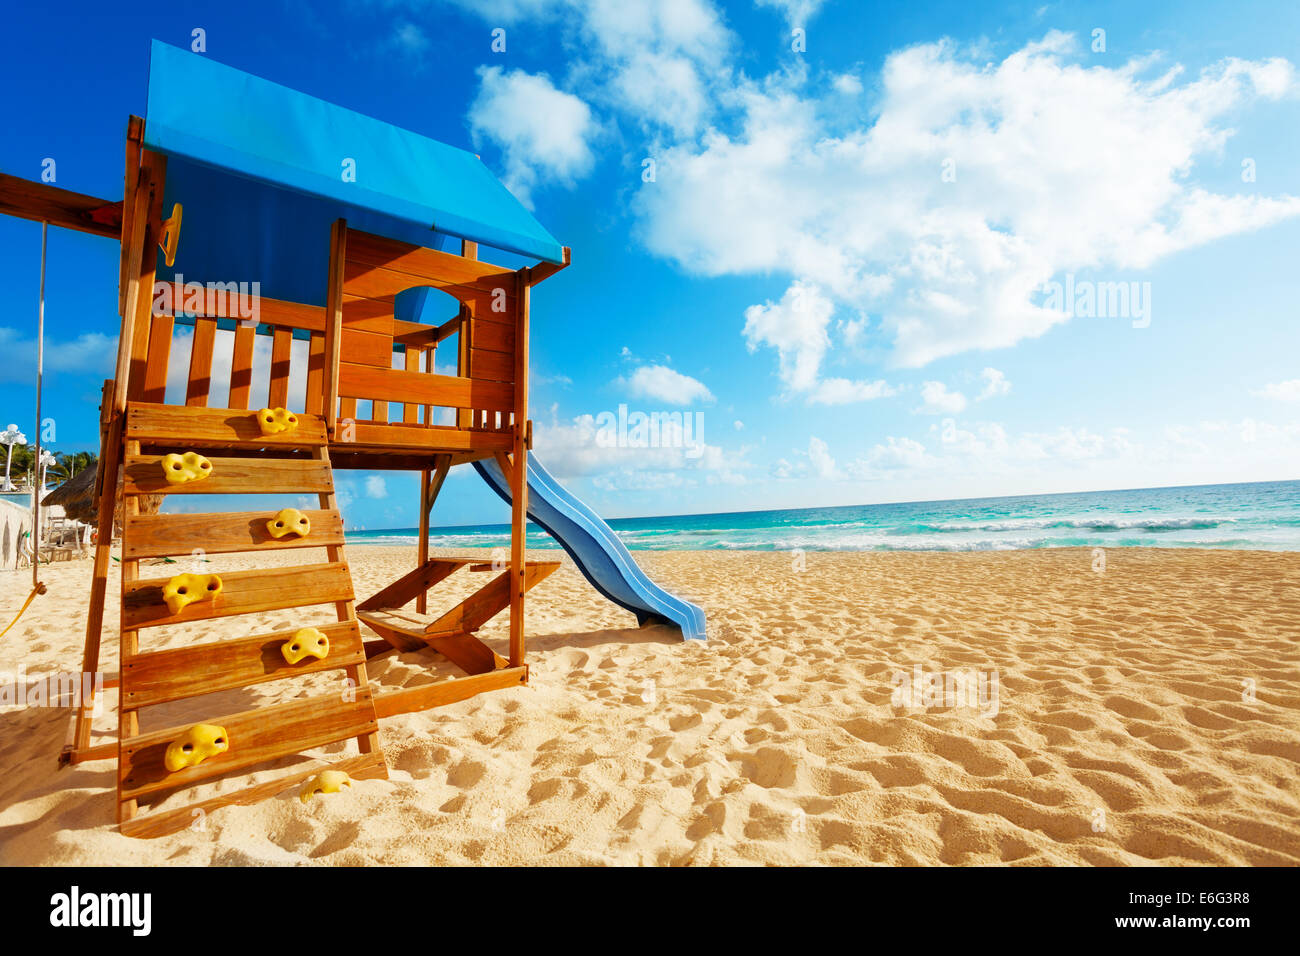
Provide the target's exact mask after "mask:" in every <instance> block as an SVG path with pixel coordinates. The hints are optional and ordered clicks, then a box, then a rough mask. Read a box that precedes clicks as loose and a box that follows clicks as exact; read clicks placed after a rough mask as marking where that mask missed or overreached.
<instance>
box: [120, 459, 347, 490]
mask: <svg viewBox="0 0 1300 956" xmlns="http://www.w3.org/2000/svg"><path fill="white" fill-rule="evenodd" d="M162 460H163V456H162V455H130V456H127V459H126V483H125V486H124V489H123V491H124V493H125V494H127V495H272V494H285V493H298V494H311V493H316V494H319V493H321V492H325V491H329V490H331V489H332V488H333V480H332V478H331V477H330V470H329V468H327V467H322V466H321V464H320V463H319V462H315V461H304V460H301V459H292V458H263V459H258V458H208V461H210V462H212V474H211V475H210V476H209V477H207V478H201V479H199V480H198V481H188V482H186V483H184V484H177V485H173V484H171V483H169V482H168V481H167V478H166V476H165V475H164V473H163V468H162Z"/></svg>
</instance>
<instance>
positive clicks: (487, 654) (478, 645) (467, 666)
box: [360, 611, 509, 674]
mask: <svg viewBox="0 0 1300 956" xmlns="http://www.w3.org/2000/svg"><path fill="white" fill-rule="evenodd" d="M360 616H361V620H362V621H363V622H364V623H365V625H366V627H368V628H370V629H371V630H372V631H374V632H375V633H376V634H378V635H379V636H380V637H382V638H383V639H384V640H385V641H387V642H388V643H389V644H390V645H391V646H392V647H393V648H395V649H396V650H399V651H415V650H420V649H422V648H424V647H432V648H433V649H434V650H435V651H438V652H439V653H440V654H442V655H443V656H444V657H446V658H447V660H449V661H451V662H452V663H453V664H455V665H456V666H457V667H459V668H460V669H461V670H463V671H464V672H465V673H466V674H485V673H487V672H488V671H494V670H499V669H500V668H502V667H507V666H509V662H508V661H507V660H506V659H505V658H504V657H502V656H501V655H500V654H498V653H496V652H495V651H494V650H492V648H490V647H488V646H487V645H486V644H484V643H483V642H482V641H480V640H479V639H478V638H477V637H474V636H473V635H472V634H446V635H442V636H439V637H428V636H426V635H422V634H421V633H420V628H419V625H418V624H413V623H411V622H409V621H406V620H404V619H403V617H402V615H401V614H399V613H398V614H395V613H393V612H390V611H362V612H361V615H360ZM372 656H373V655H372Z"/></svg>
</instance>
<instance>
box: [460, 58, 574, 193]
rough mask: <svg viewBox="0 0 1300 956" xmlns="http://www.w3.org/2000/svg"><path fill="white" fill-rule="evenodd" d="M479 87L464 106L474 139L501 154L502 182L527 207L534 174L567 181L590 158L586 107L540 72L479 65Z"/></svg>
mask: <svg viewBox="0 0 1300 956" xmlns="http://www.w3.org/2000/svg"><path fill="white" fill-rule="evenodd" d="M478 75H479V80H480V86H479V91H478V96H476V97H475V99H474V102H473V104H472V105H471V106H470V109H469V117H468V119H469V124H470V132H471V134H472V135H473V137H474V142H475V143H479V142H481V141H482V140H484V139H487V140H490V141H491V142H493V143H495V144H496V145H497V146H499V147H500V148H501V151H502V153H503V154H504V156H505V164H506V175H505V183H506V185H507V186H509V187H510V189H511V191H512V192H514V193H515V195H516V196H518V197H519V199H520V200H521V201H522V202H524V203H526V204H528V205H530V206H531V199H530V193H531V190H532V189H533V187H535V186H536V185H537V183H538V181H539V179H543V178H553V179H556V180H558V181H559V182H560V183H561V184H564V185H568V184H571V183H572V182H573V181H574V180H575V179H577V178H579V177H581V176H584V175H586V174H587V172H588V171H589V170H590V169H591V167H592V165H593V163H594V162H595V156H594V154H593V153H592V151H591V146H590V140H591V138H592V137H593V136H595V134H596V132H597V124H596V121H595V119H594V118H593V116H592V113H591V108H590V107H589V106H588V105H587V104H586V103H585V102H583V101H582V100H581V99H579V98H578V97H576V96H574V95H573V94H571V93H566V92H564V91H562V90H557V89H556V88H555V86H554V85H553V84H552V83H551V79H550V77H548V76H546V75H545V74H531V73H525V72H524V71H523V70H511V71H510V72H508V73H507V72H506V71H505V70H503V69H502V68H501V67H499V66H485V67H479V70H478Z"/></svg>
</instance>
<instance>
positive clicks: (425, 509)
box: [415, 468, 432, 614]
mask: <svg viewBox="0 0 1300 956" xmlns="http://www.w3.org/2000/svg"><path fill="white" fill-rule="evenodd" d="M431 474H432V472H430V471H429V469H428V468H423V469H421V470H420V540H419V542H418V543H417V547H416V557H415V566H416V567H417V568H422V567H424V566H425V565H426V564H427V563H428V562H429V477H430V475H431ZM428 609H429V593H428V592H427V591H421V592H420V593H419V594H418V595H416V598H415V611H416V613H417V614H423V613H424V612H425V611H427V610H428Z"/></svg>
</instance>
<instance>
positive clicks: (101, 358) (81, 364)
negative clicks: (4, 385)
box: [0, 326, 117, 385]
mask: <svg viewBox="0 0 1300 956" xmlns="http://www.w3.org/2000/svg"><path fill="white" fill-rule="evenodd" d="M0 355H3V356H4V358H5V360H4V361H3V362H0V382H21V383H23V384H32V385H34V384H35V383H36V339H35V338H30V339H29V338H26V337H25V336H24V334H23V333H22V332H21V331H19V330H18V329H15V328H8V327H2V326H0ZM116 361H117V336H116V335H103V334H101V333H99V332H85V333H83V334H82V335H79V336H77V337H76V338H75V339H72V340H70V341H62V340H59V339H55V338H52V337H50V336H48V335H47V336H46V337H45V353H44V356H43V364H44V368H45V372H46V373H47V374H48V373H50V372H80V373H88V374H100V375H104V376H107V377H112V373H113V366H114V364H115V363H116Z"/></svg>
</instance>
